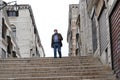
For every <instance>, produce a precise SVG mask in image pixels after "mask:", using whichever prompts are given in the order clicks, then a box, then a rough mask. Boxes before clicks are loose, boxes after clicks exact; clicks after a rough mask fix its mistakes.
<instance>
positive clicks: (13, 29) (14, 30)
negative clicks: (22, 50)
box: [12, 27, 16, 37]
mask: <svg viewBox="0 0 120 80" xmlns="http://www.w3.org/2000/svg"><path fill="white" fill-rule="evenodd" d="M12 32H13V36H14V37H16V28H15V27H14V28H12Z"/></svg>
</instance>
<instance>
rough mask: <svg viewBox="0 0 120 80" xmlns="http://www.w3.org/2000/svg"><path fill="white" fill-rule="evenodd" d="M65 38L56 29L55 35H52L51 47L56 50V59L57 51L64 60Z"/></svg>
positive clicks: (55, 56)
mask: <svg viewBox="0 0 120 80" xmlns="http://www.w3.org/2000/svg"><path fill="white" fill-rule="evenodd" d="M62 40H63V37H62V35H61V34H60V33H58V30H57V29H54V34H53V35H52V40H51V47H52V48H53V49H54V58H57V50H58V53H59V58H62V54H61V47H62Z"/></svg>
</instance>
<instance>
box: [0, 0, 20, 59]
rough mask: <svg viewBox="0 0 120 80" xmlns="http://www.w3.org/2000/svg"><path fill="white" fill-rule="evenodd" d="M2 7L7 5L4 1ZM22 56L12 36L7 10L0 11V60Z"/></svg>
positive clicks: (0, 1) (0, 0) (0, 2)
mask: <svg viewBox="0 0 120 80" xmlns="http://www.w3.org/2000/svg"><path fill="white" fill-rule="evenodd" d="M0 4H1V5H3V6H4V5H5V4H4V3H3V2H2V0H0ZM12 57H18V58H20V57H21V55H20V53H19V48H18V45H17V43H16V40H15V38H14V35H13V34H12V28H11V26H10V22H9V20H8V17H7V13H6V8H2V6H1V10H0V58H12Z"/></svg>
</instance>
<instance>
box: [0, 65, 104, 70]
mask: <svg viewBox="0 0 120 80" xmlns="http://www.w3.org/2000/svg"><path fill="white" fill-rule="evenodd" d="M95 68H97V69H101V68H102V69H103V66H102V65H91V66H57V67H53V66H52V67H49V66H47V67H32V66H29V67H21V66H19V67H10V68H5V67H1V68H0V71H1V70H34V69H36V70H69V69H83V70H85V69H95Z"/></svg>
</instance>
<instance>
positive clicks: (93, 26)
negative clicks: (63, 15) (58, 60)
mask: <svg viewBox="0 0 120 80" xmlns="http://www.w3.org/2000/svg"><path fill="white" fill-rule="evenodd" d="M76 12H77V11H76ZM74 13H75V12H74ZM69 14H72V12H69ZM78 14H79V16H78V18H77V19H78V20H76V21H75V22H74V23H77V25H79V34H80V35H79V37H80V38H79V43H80V45H79V46H80V49H79V51H80V53H79V54H80V56H87V55H93V56H95V57H98V58H99V59H100V61H101V62H102V63H103V64H104V65H106V66H109V67H111V69H113V71H114V73H115V74H116V77H118V79H120V0H80V1H79V13H78ZM70 19H71V17H69V20H70ZM70 24H71V23H70V21H69V25H70ZM69 27H70V26H69ZM77 30H78V29H77V28H76V32H77ZM68 33H69V34H68V35H69V36H68V38H67V39H69V40H68V42H69V45H70V44H73V42H72V38H70V36H71V35H70V29H68ZM71 33H72V31H71ZM69 49H70V47H69ZM72 53H73V52H72Z"/></svg>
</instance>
